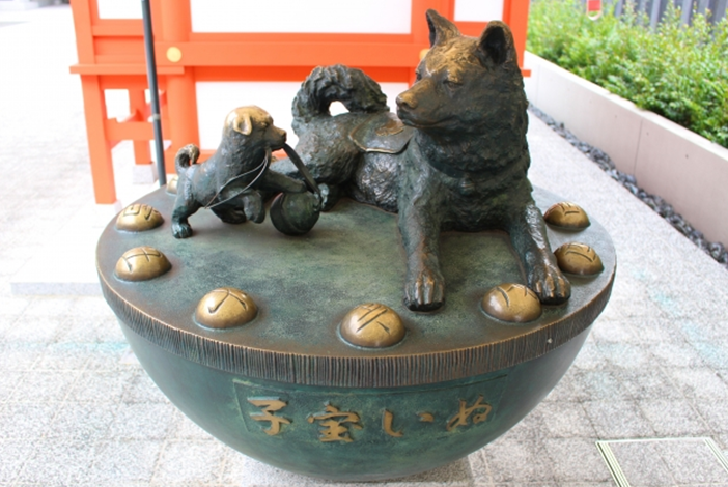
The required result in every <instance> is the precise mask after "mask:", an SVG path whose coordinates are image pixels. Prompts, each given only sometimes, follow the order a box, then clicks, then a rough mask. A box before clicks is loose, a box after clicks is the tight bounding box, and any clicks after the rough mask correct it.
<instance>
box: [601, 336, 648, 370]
mask: <svg viewBox="0 0 728 487" xmlns="http://www.w3.org/2000/svg"><path fill="white" fill-rule="evenodd" d="M600 346H601V348H602V350H604V355H605V357H606V361H607V362H608V363H610V364H612V365H613V366H614V367H617V368H618V369H634V370H639V371H643V370H645V369H648V368H649V366H650V365H651V364H654V363H655V358H654V357H653V355H652V354H651V353H650V351H649V350H648V349H646V347H645V346H644V345H638V344H634V343H624V342H622V343H604V344H601V345H600ZM602 366H604V362H602ZM614 372H615V375H619V374H621V371H616V370H615V371H614Z"/></svg>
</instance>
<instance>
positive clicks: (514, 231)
mask: <svg viewBox="0 0 728 487" xmlns="http://www.w3.org/2000/svg"><path fill="white" fill-rule="evenodd" d="M426 17H427V23H428V26H429V31H430V47H431V49H430V50H429V52H428V53H427V54H426V56H425V57H424V58H423V59H422V61H421V62H420V64H419V66H418V67H417V71H416V74H417V82H416V83H415V84H414V85H413V86H412V87H411V88H410V89H409V90H407V91H405V92H403V93H401V94H400V95H399V96H398V97H397V116H396V117H395V116H394V114H392V113H391V112H389V107H387V105H386V96H385V95H384V94H383V93H382V91H381V89H380V87H379V85H377V84H376V83H375V82H374V81H372V80H371V79H370V78H368V77H367V76H366V75H364V73H363V72H362V71H360V70H358V69H352V68H347V67H345V66H341V65H336V66H328V67H317V68H315V69H314V70H313V72H312V73H311V75H310V76H309V77H308V78H307V79H306V81H305V82H304V83H303V85H302V87H301V90H300V91H299V92H298V94H297V95H296V98H295V99H294V100H293V107H292V111H293V117H294V121H293V129H294V132H295V133H296V134H297V135H298V136H299V138H300V141H299V144H298V145H297V147H296V151H297V152H298V153H299V154H300V155H301V157H302V159H303V161H304V163H305V164H306V166H307V167H308V168H309V170H310V171H311V173H312V174H313V176H314V178H315V179H316V181H317V182H318V183H322V184H320V186H321V187H323V188H324V189H325V191H324V192H325V193H328V201H327V202H326V204H327V206H328V207H331V206H332V205H333V203H335V199H336V197H337V195H348V196H351V197H353V198H354V199H356V200H358V201H361V202H364V203H368V204H373V205H377V206H379V207H381V208H384V209H386V210H389V211H397V212H398V213H399V229H400V232H401V235H402V243H403V245H404V248H405V251H406V254H407V275H406V280H405V283H404V303H405V305H406V306H408V307H409V308H410V309H412V310H415V311H429V310H435V309H438V308H440V307H441V306H442V305H443V303H444V299H445V294H444V289H445V282H444V279H443V276H442V272H441V270H440V257H439V237H440V232H441V231H446V230H457V231H466V232H473V231H481V230H488V229H502V230H505V231H506V232H508V234H509V235H510V239H511V243H512V246H513V248H514V249H515V251H516V253H517V254H518V256H519V257H520V259H521V261H522V263H523V266H524V269H525V273H526V277H527V280H528V286H529V287H530V288H531V289H532V290H533V291H535V292H536V294H537V295H538V296H539V299H540V301H541V302H542V303H545V304H559V303H563V302H564V301H566V300H567V299H568V297H569V294H570V285H569V282H568V281H567V280H566V279H565V278H564V277H563V275H562V274H561V272H560V270H559V268H558V266H557V264H556V261H555V258H554V256H553V254H552V252H551V249H550V245H549V241H548V238H547V235H546V229H545V227H544V223H543V218H542V215H541V213H540V211H539V210H538V208H537V207H536V205H535V204H534V202H533V199H532V197H531V191H532V188H531V184H530V182H529V181H528V179H527V176H526V173H527V171H528V167H529V164H530V155H529V152H528V143H527V142H526V130H527V127H528V116H527V112H526V110H527V107H528V102H527V101H526V96H525V93H524V91H523V77H522V74H521V70H520V68H519V66H518V64H517V61H516V51H515V49H514V47H513V37H512V35H511V31H510V29H509V28H508V26H507V25H505V24H503V23H501V22H490V23H488V25H487V27H486V29H485V30H484V31H483V33H482V35H481V36H480V38H473V37H466V36H463V35H461V34H460V33H459V32H458V30H457V28H456V27H455V25H454V24H452V23H451V22H450V21H448V20H447V19H445V18H443V17H442V16H440V15H439V14H438V13H437V12H436V11H434V10H428V11H427V15H426ZM334 101H339V102H341V103H342V104H343V105H344V106H345V107H346V108H347V110H348V113H343V114H340V115H336V116H332V115H331V114H330V112H329V106H330V104H331V103H332V102H334ZM279 167H280V169H279V170H283V171H285V169H284V167H285V165H281V166H279ZM273 169H274V170H275V169H276V165H274V166H273Z"/></svg>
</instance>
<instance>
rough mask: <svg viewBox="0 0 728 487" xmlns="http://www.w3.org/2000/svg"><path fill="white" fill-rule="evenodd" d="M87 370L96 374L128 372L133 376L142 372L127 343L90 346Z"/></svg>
mask: <svg viewBox="0 0 728 487" xmlns="http://www.w3.org/2000/svg"><path fill="white" fill-rule="evenodd" d="M129 357H132V358H133V360H131V359H130V358H129ZM86 369H87V370H88V371H95V372H113V371H126V372H127V373H128V374H131V373H133V372H134V371H137V370H140V369H141V365H139V361H138V360H136V357H134V354H133V352H132V351H131V347H130V346H129V344H128V343H126V342H125V341H124V342H109V343H95V344H92V345H91V346H90V349H89V361H88V363H87V364H86Z"/></svg>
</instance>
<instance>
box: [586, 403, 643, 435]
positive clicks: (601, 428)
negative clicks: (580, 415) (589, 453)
mask: <svg viewBox="0 0 728 487" xmlns="http://www.w3.org/2000/svg"><path fill="white" fill-rule="evenodd" d="M584 409H585V410H586V413H587V415H588V417H589V419H590V420H591V422H592V424H593V425H594V428H595V429H596V431H597V437H598V438H600V439H612V438H644V437H648V436H654V435H655V430H654V429H653V428H652V425H651V424H650V422H649V421H647V420H646V419H645V418H644V416H643V415H642V411H640V409H639V408H638V407H637V405H636V404H635V403H634V402H633V401H602V400H599V401H586V402H584Z"/></svg>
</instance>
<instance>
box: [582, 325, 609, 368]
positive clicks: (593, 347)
mask: <svg viewBox="0 0 728 487" xmlns="http://www.w3.org/2000/svg"><path fill="white" fill-rule="evenodd" d="M600 326H601V324H600V323H596V324H595V325H594V330H593V331H592V333H591V334H590V335H589V339H587V341H586V342H585V343H584V346H583V347H582V349H581V351H580V352H579V355H577V356H576V360H574V364H573V367H575V368H577V369H582V370H594V369H600V368H602V367H604V363H605V362H606V361H607V359H608V356H607V355H606V353H604V350H603V349H602V346H601V345H600V344H599V343H597V342H596V340H595V339H594V338H593V337H594V334H595V332H596V330H597V329H598V328H599V327H600Z"/></svg>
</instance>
